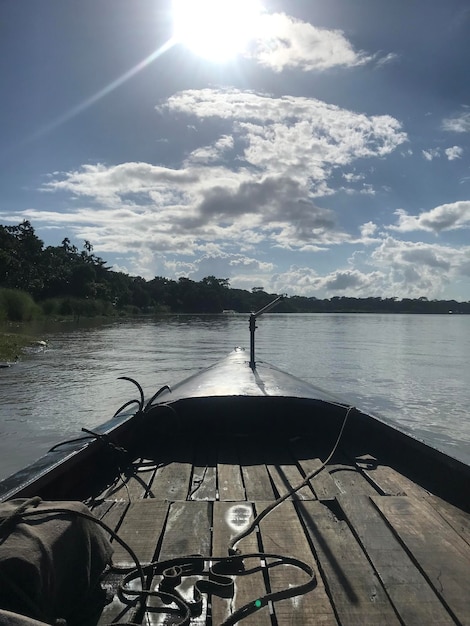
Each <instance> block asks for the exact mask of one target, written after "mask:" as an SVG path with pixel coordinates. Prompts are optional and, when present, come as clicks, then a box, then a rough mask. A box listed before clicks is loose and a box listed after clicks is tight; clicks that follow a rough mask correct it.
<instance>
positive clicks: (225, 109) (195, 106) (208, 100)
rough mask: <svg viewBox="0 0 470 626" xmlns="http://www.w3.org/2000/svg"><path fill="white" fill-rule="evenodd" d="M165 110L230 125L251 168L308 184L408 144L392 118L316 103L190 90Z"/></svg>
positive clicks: (162, 107)
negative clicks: (240, 142) (334, 168)
mask: <svg viewBox="0 0 470 626" xmlns="http://www.w3.org/2000/svg"><path fill="white" fill-rule="evenodd" d="M159 110H160V111H165V110H169V111H170V112H173V113H180V114H181V113H184V114H186V115H188V116H196V117H199V118H201V119H207V118H211V117H212V118H219V119H222V120H227V121H228V122H231V123H232V124H233V126H232V132H233V133H234V135H235V136H236V137H237V138H238V139H239V140H241V141H242V142H244V144H245V146H246V147H245V150H244V153H243V155H240V159H243V160H244V162H245V163H247V164H248V165H249V166H252V167H253V166H254V167H257V168H261V169H262V170H264V171H269V172H270V173H274V172H278V173H282V174H284V175H289V176H291V177H293V178H301V179H303V180H306V179H307V178H308V179H310V180H312V181H315V180H316V181H324V180H325V179H326V178H327V177H328V175H329V172H330V170H331V168H332V167H333V166H338V165H348V164H350V163H352V162H353V161H354V160H355V159H359V158H366V157H382V156H386V155H388V154H390V153H391V152H392V151H393V150H395V149H396V148H397V147H398V146H399V145H400V144H402V143H404V142H405V141H407V136H406V134H405V133H404V132H403V131H402V128H401V125H400V123H399V122H398V121H397V120H396V119H395V118H393V117H391V116H388V115H380V116H367V115H364V114H360V113H354V112H352V111H348V110H347V109H342V108H340V107H337V106H334V105H330V104H327V103H325V102H322V101H320V100H316V99H313V98H303V97H294V96H283V97H281V98H272V97H269V96H267V95H261V94H255V93H250V92H241V91H237V90H226V91H222V90H213V89H201V90H197V91H196V90H188V91H184V92H180V93H177V94H175V95H174V96H172V97H170V98H169V99H168V101H167V102H166V103H165V104H164V105H163V106H160V107H159ZM319 191H320V192H321V193H323V191H324V189H322V188H320V189H319Z"/></svg>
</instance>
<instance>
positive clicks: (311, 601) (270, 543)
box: [255, 501, 338, 626]
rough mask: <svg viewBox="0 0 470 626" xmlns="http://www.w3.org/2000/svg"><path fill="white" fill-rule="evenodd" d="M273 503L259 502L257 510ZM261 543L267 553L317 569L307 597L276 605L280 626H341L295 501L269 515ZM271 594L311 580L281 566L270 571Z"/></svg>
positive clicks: (258, 511)
mask: <svg viewBox="0 0 470 626" xmlns="http://www.w3.org/2000/svg"><path fill="white" fill-rule="evenodd" d="M268 505H269V502H264V503H261V502H256V504H255V506H256V511H257V513H260V512H261V511H262V510H263V509H264V508H265V506H268ZM260 530H261V541H262V546H263V549H264V551H265V552H272V553H275V554H280V555H285V556H292V557H294V558H297V559H300V560H302V561H304V562H306V563H308V564H309V565H311V566H312V567H313V569H314V572H315V576H316V579H317V586H316V587H315V588H314V589H313V590H312V591H310V592H308V593H307V594H304V595H299V596H296V597H294V598H289V599H287V600H282V601H280V602H276V603H275V605H274V613H275V615H276V620H277V624H278V625H279V626H293V625H299V626H303V625H305V624H322V625H323V626H337V623H338V622H337V620H336V617H335V614H334V610H333V607H332V605H331V602H330V599H329V598H328V595H327V593H326V590H325V586H324V584H323V580H322V578H321V575H320V572H319V570H318V567H317V565H316V561H315V557H314V556H313V554H312V551H311V548H310V546H309V543H308V540H307V538H306V536H305V532H304V529H303V528H302V524H301V523H300V520H299V517H298V515H297V511H296V510H295V508H294V504H293V503H292V502H289V501H286V502H283V503H282V504H280V505H279V506H278V507H276V509H274V511H272V512H271V513H269V515H267V516H266V517H265V518H264V519H263V520H262V521H261V522H260ZM268 576H269V581H270V587H271V591H279V590H282V589H288V588H290V587H292V586H294V585H300V584H303V583H305V582H306V581H307V579H308V577H307V574H306V573H304V572H302V571H301V570H299V569H296V568H294V567H291V566H279V567H275V568H272V569H270V570H268Z"/></svg>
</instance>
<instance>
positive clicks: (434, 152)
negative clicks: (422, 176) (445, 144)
mask: <svg viewBox="0 0 470 626" xmlns="http://www.w3.org/2000/svg"><path fill="white" fill-rule="evenodd" d="M421 152H422V154H423V157H424V158H425V159H426V161H432V160H433V159H437V158H438V157H440V156H441V151H440V150H439V148H430V149H429V150H422V151H421Z"/></svg>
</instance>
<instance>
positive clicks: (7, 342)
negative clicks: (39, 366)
mask: <svg viewBox="0 0 470 626" xmlns="http://www.w3.org/2000/svg"><path fill="white" fill-rule="evenodd" d="M35 341H36V340H35V339H34V338H33V337H27V336H25V335H18V334H16V333H5V332H0V363H14V362H15V361H17V360H18V359H19V358H20V357H21V353H22V352H23V350H24V349H25V348H28V347H30V346H33V345H34V344H35Z"/></svg>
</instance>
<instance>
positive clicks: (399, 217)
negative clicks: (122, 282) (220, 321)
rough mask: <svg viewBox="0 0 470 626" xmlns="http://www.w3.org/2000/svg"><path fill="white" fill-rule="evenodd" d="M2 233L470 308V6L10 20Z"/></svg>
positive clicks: (135, 3) (221, 9)
mask: <svg viewBox="0 0 470 626" xmlns="http://www.w3.org/2000/svg"><path fill="white" fill-rule="evenodd" d="M0 85H1V94H2V96H1V98H0V112H1V114H0V223H1V224H18V223H20V222H21V221H23V220H25V219H26V220H29V221H30V222H31V223H32V225H33V227H34V228H35V230H36V233H37V235H38V236H39V237H40V238H41V239H42V240H43V241H44V244H45V245H46V246H47V245H59V244H60V242H61V241H62V240H63V239H64V237H68V238H69V239H70V240H71V241H72V243H74V244H75V245H77V246H78V247H79V248H81V247H82V245H83V242H84V240H88V241H90V242H91V244H92V245H93V246H94V252H95V254H97V255H98V256H101V257H102V258H104V259H105V260H106V261H107V262H108V265H110V266H111V267H112V268H113V269H115V270H117V271H123V272H126V273H128V274H131V275H139V276H143V277H144V278H146V279H151V278H153V277H154V276H164V277H167V278H171V279H178V278H179V277H181V276H185V277H188V278H190V279H192V280H201V279H202V278H203V277H205V276H209V275H214V276H216V277H218V278H228V279H229V281H230V285H231V286H232V287H234V288H242V289H248V290H250V289H252V288H253V287H263V288H264V289H265V290H266V291H268V292H271V293H287V294H288V295H304V296H314V297H317V298H331V297H333V296H354V297H396V298H398V299H402V298H408V297H411V298H418V297H427V298H429V299H456V300H459V301H467V300H470V5H469V3H468V0H412V1H410V0H393V2H390V0H354V2H351V0H328V2H326V1H324V0H323V1H322V2H320V1H319V0H264V1H263V0H260V2H258V0H173V1H172V0H153V1H149V0H132V1H131V0H80V2H76V1H74V0H42V1H40V2H39V1H38V0H21V1H19V0H0Z"/></svg>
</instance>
